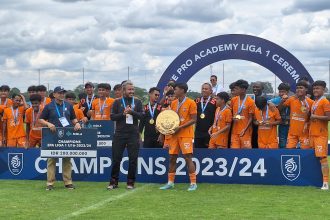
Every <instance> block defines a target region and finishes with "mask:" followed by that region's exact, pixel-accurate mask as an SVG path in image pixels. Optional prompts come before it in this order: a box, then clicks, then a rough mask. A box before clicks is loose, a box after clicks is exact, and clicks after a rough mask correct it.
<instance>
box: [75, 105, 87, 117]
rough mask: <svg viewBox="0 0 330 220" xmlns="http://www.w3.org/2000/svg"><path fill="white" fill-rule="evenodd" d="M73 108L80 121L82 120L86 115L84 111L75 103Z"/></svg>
mask: <svg viewBox="0 0 330 220" xmlns="http://www.w3.org/2000/svg"><path fill="white" fill-rule="evenodd" d="M73 110H74V113H75V115H76V118H77V120H78V121H81V120H82V119H83V118H84V117H85V115H84V112H83V111H82V110H81V109H80V108H79V106H78V105H74V106H73Z"/></svg>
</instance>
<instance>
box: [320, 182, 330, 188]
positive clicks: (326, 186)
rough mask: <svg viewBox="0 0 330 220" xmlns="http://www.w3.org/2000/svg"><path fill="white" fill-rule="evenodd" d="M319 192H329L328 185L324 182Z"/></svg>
mask: <svg viewBox="0 0 330 220" xmlns="http://www.w3.org/2000/svg"><path fill="white" fill-rule="evenodd" d="M321 190H329V184H328V183H326V182H324V183H323V185H322V187H321Z"/></svg>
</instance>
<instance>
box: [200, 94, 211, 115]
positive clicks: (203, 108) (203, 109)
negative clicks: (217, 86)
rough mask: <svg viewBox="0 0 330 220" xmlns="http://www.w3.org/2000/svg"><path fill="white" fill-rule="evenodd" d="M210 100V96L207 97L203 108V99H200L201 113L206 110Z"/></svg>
mask: <svg viewBox="0 0 330 220" xmlns="http://www.w3.org/2000/svg"><path fill="white" fill-rule="evenodd" d="M210 99H211V96H209V97H208V98H207V101H206V103H205V106H204V98H203V97H202V98H201V109H202V113H204V111H205V109H206V106H207V104H208V103H209V101H210Z"/></svg>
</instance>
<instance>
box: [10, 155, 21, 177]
mask: <svg viewBox="0 0 330 220" xmlns="http://www.w3.org/2000/svg"><path fill="white" fill-rule="evenodd" d="M8 168H9V171H10V172H11V173H12V174H13V175H15V176H16V175H19V174H20V173H21V172H22V170H23V153H8Z"/></svg>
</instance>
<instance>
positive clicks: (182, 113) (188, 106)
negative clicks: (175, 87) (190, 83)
mask: <svg viewBox="0 0 330 220" xmlns="http://www.w3.org/2000/svg"><path fill="white" fill-rule="evenodd" d="M178 106H179V100H178V99H176V100H174V101H172V103H171V109H172V110H173V111H177V108H178ZM177 113H178V115H179V118H180V126H181V125H183V124H186V123H187V122H188V121H190V120H191V119H192V117H191V116H192V115H197V105H196V102H195V101H194V100H192V99H190V98H188V97H186V101H185V102H184V103H183V104H182V106H181V107H180V108H179V109H178V111H177ZM175 135H176V136H177V137H187V138H193V137H194V126H193V125H190V126H188V127H185V128H181V129H180V130H179V131H178V133H176V134H175Z"/></svg>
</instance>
